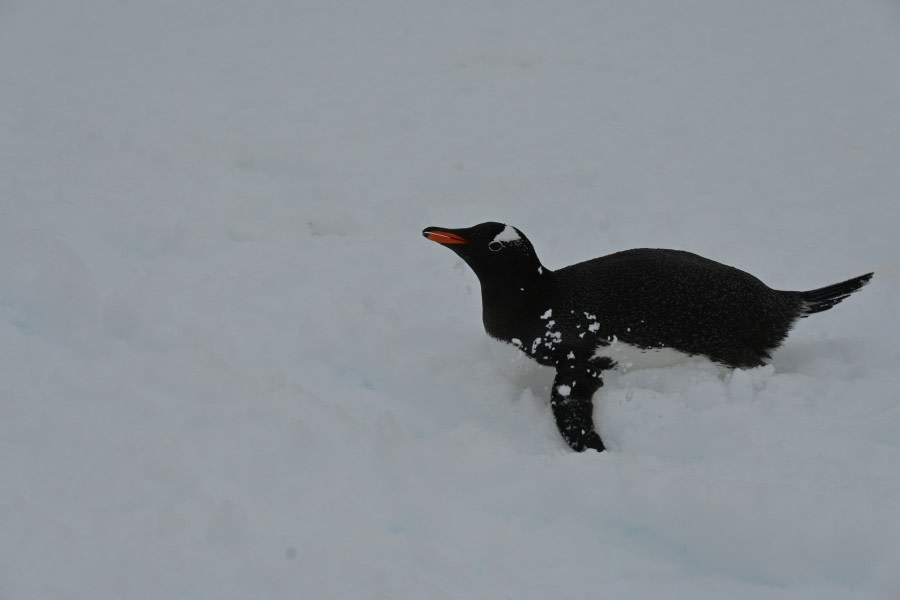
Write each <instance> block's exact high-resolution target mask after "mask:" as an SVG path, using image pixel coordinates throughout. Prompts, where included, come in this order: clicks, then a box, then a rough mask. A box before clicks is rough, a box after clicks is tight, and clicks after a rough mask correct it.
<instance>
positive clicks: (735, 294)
mask: <svg viewBox="0 0 900 600" xmlns="http://www.w3.org/2000/svg"><path fill="white" fill-rule="evenodd" d="M422 235H423V236H424V237H426V238H427V239H429V240H431V241H433V242H437V243H439V244H441V245H443V246H446V247H447V248H449V249H450V250H452V251H453V252H454V253H456V254H457V255H458V256H459V257H460V258H462V259H463V261H465V263H466V264H467V265H468V266H469V267H470V268H471V269H472V270H473V271H474V272H475V275H476V276H477V277H478V280H479V283H480V286H481V300H482V321H483V325H484V329H485V332H486V333H487V334H488V339H489V341H490V346H491V349H492V353H493V354H494V356H495V358H497V359H498V366H499V367H500V369H501V371H503V372H504V373H505V374H506V375H507V376H509V377H510V379H512V380H513V381H515V382H518V383H520V385H527V386H529V387H532V388H533V389H534V390H535V392H536V393H538V392H539V391H540V390H541V389H543V388H545V387H546V384H545V383H543V382H547V381H550V382H551V383H550V385H549V398H550V406H551V409H552V412H553V416H554V419H555V421H556V426H557V429H558V430H559V433H560V434H561V436H562V437H563V439H564V440H565V441H566V443H567V444H569V446H570V447H571V448H572V449H573V450H576V451H579V452H581V451H584V450H586V449H588V448H590V449H593V450H597V451H603V450H604V449H605V446H604V444H603V440H602V439H601V437H600V435H599V433H598V432H597V430H596V428H595V425H594V406H593V397H594V393H595V392H596V391H597V390H599V389H600V388H601V387H603V384H604V374H607V373H615V372H632V371H635V370H639V369H660V368H664V367H672V366H675V365H680V364H683V363H686V362H687V363H690V362H698V361H700V362H712V363H714V364H715V365H717V366H718V367H720V368H722V369H725V370H734V369H752V368H754V367H760V366H763V365H767V364H769V363H770V362H771V358H772V355H773V353H774V352H775V350H776V349H778V348H779V347H780V346H781V344H782V343H783V342H784V340H785V338H786V337H787V335H788V333H789V332H790V330H791V329H792V328H793V327H794V325H795V324H796V323H797V321H798V320H799V319H801V318H805V317H807V316H810V315H812V314H815V313H819V312H823V311H826V310H829V309H831V308H832V307H834V306H835V305H836V304H838V303H840V302H841V301H843V300H844V299H846V298H847V297H848V296H850V295H851V294H853V293H854V292H856V291H858V290H859V289H860V288H862V287H863V286H864V285H866V284H867V283H868V282H869V280H870V279H871V278H872V275H873V274H872V273H867V274H865V275H860V276H858V277H855V278H852V279H849V280H847V281H843V282H840V283H836V284H833V285H829V286H825V287H822V288H817V289H814V290H808V291H781V290H774V289H772V288H770V287H768V286H767V285H765V284H764V283H763V282H762V281H760V280H759V279H757V278H756V277H754V276H752V275H750V274H749V273H746V272H744V271H741V270H739V269H736V268H734V267H729V266H727V265H724V264H721V263H718V262H715V261H713V260H710V259H707V258H703V257H701V256H698V255H696V254H692V253H690V252H685V251H681V250H666V249H648V248H638V249H633V250H625V251H622V252H616V253H614V254H610V255H607V256H602V257H599V258H595V259H592V260H588V261H585V262H581V263H577V264H574V265H570V266H568V267H564V268H561V269H557V270H555V271H554V270H550V269H548V268H546V267H545V266H543V265H542V264H541V262H540V260H539V259H538V257H537V253H536V252H535V250H534V247H533V246H532V244H531V242H530V241H529V240H528V238H526V237H525V235H524V234H523V233H522V232H521V231H520V230H519V229H517V228H515V227H513V226H511V225H505V224H503V223H495V222H488V223H481V224H480V225H475V226H473V227H467V228H461V229H448V228H443V227H427V228H426V229H424V230H423V231H422ZM838 347H840V344H839V345H838ZM817 351H819V350H817ZM782 360H784V361H785V362H784V363H782V364H781V365H780V369H779V370H781V369H784V368H786V367H787V366H789V365H790V364H792V363H791V361H792V360H793V361H797V360H798V358H797V355H795V354H791V353H788V354H787V355H786V356H785V355H783V354H781V355H779V362H780V363H781V362H782ZM794 364H798V363H796V362H795V363H794ZM535 371H536V372H537V374H535ZM741 373H742V372H739V371H735V372H734V374H733V375H732V376H731V382H732V383H730V384H729V385H730V388H729V389H731V388H734V390H733V392H734V393H732V394H731V395H732V396H735V394H736V397H745V396H746V395H747V389H748V388H747V385H745V384H746V382H747V381H746V377H745V376H744V375H743V374H741ZM742 390H743V391H742ZM750 397H752V390H750Z"/></svg>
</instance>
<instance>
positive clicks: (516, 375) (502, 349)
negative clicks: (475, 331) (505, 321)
mask: <svg viewBox="0 0 900 600" xmlns="http://www.w3.org/2000/svg"><path fill="white" fill-rule="evenodd" d="M487 338H488V346H489V347H490V349H491V355H492V356H493V357H494V362H495V363H496V364H497V368H498V369H499V370H500V372H501V373H503V375H504V376H505V377H506V378H507V379H509V380H510V381H512V382H513V383H515V384H516V385H518V386H519V387H523V388H526V387H528V388H531V389H532V390H534V391H535V392H546V391H549V390H550V387H551V386H552V385H553V378H554V377H555V376H556V369H554V368H553V367H548V366H546V365H542V364H540V363H539V362H537V361H536V360H534V359H533V358H531V357H530V356H528V355H527V354H525V353H524V352H523V351H522V350H520V349H519V348H518V347H516V345H515V344H510V343H509V342H504V341H503V340H499V339H497V338H495V337H493V336H491V335H488V336H487ZM519 344H521V341H520V342H519Z"/></svg>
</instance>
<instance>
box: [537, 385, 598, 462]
mask: <svg viewBox="0 0 900 600" xmlns="http://www.w3.org/2000/svg"><path fill="white" fill-rule="evenodd" d="M586 370H587V369H570V370H565V371H564V370H563V369H557V371H556V378H555V379H554V380H553V387H552V389H551V392H550V407H551V408H552V409H553V417H554V418H555V419H556V427H557V429H559V433H560V435H562V437H563V439H564V440H566V443H567V444H569V446H571V448H572V449H573V450H575V451H576V452H584V451H585V450H587V449H588V448H591V449H593V450H596V451H597V452H603V450H604V449H605V447H604V446H603V440H602V439H600V434H598V433H597V431H596V430H595V429H594V403H593V400H592V398H593V396H594V392H596V391H597V390H598V389H600V388H601V387H602V386H603V379H602V378H601V377H600V376H599V375H596V374H582V373H583V372H584V371H586ZM576 371H577V372H579V373H578V374H576Z"/></svg>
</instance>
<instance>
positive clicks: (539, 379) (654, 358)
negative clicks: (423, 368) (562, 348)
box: [488, 336, 706, 391]
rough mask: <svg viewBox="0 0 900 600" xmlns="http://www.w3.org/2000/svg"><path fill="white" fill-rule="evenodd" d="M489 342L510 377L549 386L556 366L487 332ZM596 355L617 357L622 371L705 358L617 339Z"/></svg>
mask: <svg viewBox="0 0 900 600" xmlns="http://www.w3.org/2000/svg"><path fill="white" fill-rule="evenodd" d="M488 344H489V345H490V348H491V354H492V355H493V357H494V360H495V361H496V363H497V367H498V368H499V369H500V372H502V373H503V375H504V376H506V378H507V379H509V380H510V381H512V382H513V383H515V384H517V385H519V386H521V387H530V388H531V389H533V390H535V391H537V390H549V389H550V386H551V385H552V384H553V378H554V376H555V375H556V369H554V368H553V367H548V366H545V365H542V364H540V363H538V362H537V361H536V360H534V359H533V358H531V357H530V356H528V355H527V354H525V353H524V352H522V350H520V349H519V348H518V347H516V345H514V344H508V343H506V342H503V341H501V340H498V339H496V338H493V337H491V336H488ZM594 358H609V359H611V360H613V361H615V363H616V370H618V371H623V372H626V371H630V370H632V369H660V368H663V367H671V366H673V365H677V364H681V363H685V362H691V361H703V360H706V359H705V358H703V357H699V356H691V355H690V354H685V353H684V352H679V351H678V350H673V349H672V348H639V347H637V346H632V345H631V344H626V343H624V342H619V341H617V340H616V341H613V342H612V343H610V344H609V345H606V346H598V347H597V349H596V350H595V351H594Z"/></svg>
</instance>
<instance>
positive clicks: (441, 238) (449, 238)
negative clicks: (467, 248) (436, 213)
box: [422, 227, 469, 246]
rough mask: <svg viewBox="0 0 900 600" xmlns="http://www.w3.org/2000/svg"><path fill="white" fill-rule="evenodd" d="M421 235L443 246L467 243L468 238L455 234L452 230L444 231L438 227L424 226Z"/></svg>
mask: <svg viewBox="0 0 900 600" xmlns="http://www.w3.org/2000/svg"><path fill="white" fill-rule="evenodd" d="M422 235H423V236H425V237H426V238H428V239H429V240H431V241H432V242H437V243H438V244H444V245H445V246H448V245H452V244H468V243H469V240H467V239H466V238H464V237H462V236H461V235H457V234H455V233H453V232H452V231H445V230H442V229H441V228H439V227H426V228H425V229H423V230H422Z"/></svg>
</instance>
